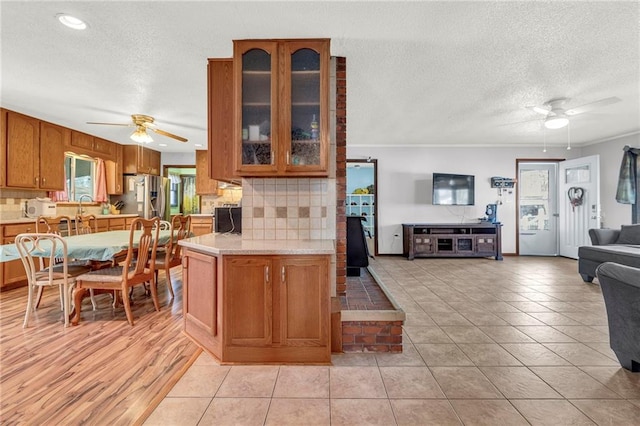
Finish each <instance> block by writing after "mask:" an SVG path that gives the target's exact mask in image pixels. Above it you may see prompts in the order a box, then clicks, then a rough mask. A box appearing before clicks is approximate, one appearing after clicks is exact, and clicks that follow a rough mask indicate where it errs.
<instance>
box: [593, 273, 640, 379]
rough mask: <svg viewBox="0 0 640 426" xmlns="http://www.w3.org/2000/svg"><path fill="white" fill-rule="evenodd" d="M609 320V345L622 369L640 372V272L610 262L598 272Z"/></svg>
mask: <svg viewBox="0 0 640 426" xmlns="http://www.w3.org/2000/svg"><path fill="white" fill-rule="evenodd" d="M596 274H597V277H598V281H599V282H600V288H601V289H602V296H603V297H604V304H605V306H606V308H607V318H608V320H609V341H610V344H611V349H613V352H615V354H616V357H617V358H618V361H620V365H621V366H623V367H624V368H626V369H627V370H630V371H632V372H634V373H637V372H640V269H637V268H631V267H629V266H625V265H619V264H617V263H610V262H606V263H603V264H602V265H600V266H599V267H598V270H597V271H596Z"/></svg>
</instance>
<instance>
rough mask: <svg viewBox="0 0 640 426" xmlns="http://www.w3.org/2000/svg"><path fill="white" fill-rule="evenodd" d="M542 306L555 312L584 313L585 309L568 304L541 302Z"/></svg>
mask: <svg viewBox="0 0 640 426" xmlns="http://www.w3.org/2000/svg"><path fill="white" fill-rule="evenodd" d="M539 304H540V305H542V306H544V307H546V308H549V309H552V310H553V311H555V312H562V313H566V312H582V311H583V309H582V308H581V307H579V306H576V305H574V304H573V303H568V302H539Z"/></svg>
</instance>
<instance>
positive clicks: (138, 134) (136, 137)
mask: <svg viewBox="0 0 640 426" xmlns="http://www.w3.org/2000/svg"><path fill="white" fill-rule="evenodd" d="M130 137H131V140H132V141H134V142H138V143H149V142H153V139H151V136H149V133H147V130H146V129H145V128H144V127H142V126H139V127H138V128H137V129H136V130H135V131H134V132H133V133H131V136H130Z"/></svg>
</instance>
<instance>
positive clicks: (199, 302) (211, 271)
mask: <svg viewBox="0 0 640 426" xmlns="http://www.w3.org/2000/svg"><path fill="white" fill-rule="evenodd" d="M217 260H218V258H216V257H214V256H209V255H205V254H202V253H198V252H194V251H192V250H188V249H187V250H185V251H184V254H183V260H182V265H183V269H182V280H183V284H184V287H183V295H184V298H183V312H184V329H185V332H186V333H187V334H188V335H189V336H191V337H193V338H194V339H195V340H196V341H197V342H198V343H200V344H201V345H202V346H203V347H204V348H205V349H207V350H208V351H210V352H211V353H213V354H214V355H215V356H217V357H218V358H219V359H221V358H222V330H221V329H220V327H221V324H222V322H221V319H220V318H219V316H220V315H221V309H220V303H221V302H220V299H221V298H220V297H219V286H218V270H217Z"/></svg>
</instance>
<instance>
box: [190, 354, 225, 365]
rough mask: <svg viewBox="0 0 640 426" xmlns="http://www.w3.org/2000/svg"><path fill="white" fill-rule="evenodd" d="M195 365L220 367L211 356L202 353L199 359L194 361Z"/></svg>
mask: <svg viewBox="0 0 640 426" xmlns="http://www.w3.org/2000/svg"><path fill="white" fill-rule="evenodd" d="M193 365H220V363H219V362H218V361H216V360H215V359H214V358H213V357H212V356H211V355H209V354H208V353H207V352H205V351H202V353H201V354H200V355H199V356H198V358H197V359H196V360H195V361H194V363H193Z"/></svg>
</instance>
